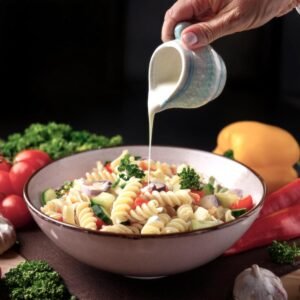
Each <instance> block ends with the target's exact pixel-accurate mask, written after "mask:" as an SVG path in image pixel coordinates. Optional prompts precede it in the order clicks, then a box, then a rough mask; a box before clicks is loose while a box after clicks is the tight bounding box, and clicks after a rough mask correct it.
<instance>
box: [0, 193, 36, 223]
mask: <svg viewBox="0 0 300 300" xmlns="http://www.w3.org/2000/svg"><path fill="white" fill-rule="evenodd" d="M0 213H1V214H2V215H3V216H4V217H5V218H7V219H8V220H9V221H11V222H12V224H13V225H14V226H15V228H21V227H23V226H25V225H27V224H29V222H30V221H31V220H32V218H31V215H30V213H29V210H28V208H27V206H26V203H25V201H24V199H23V198H22V197H20V196H17V195H9V196H7V197H5V198H4V199H3V200H2V201H1V202H0Z"/></svg>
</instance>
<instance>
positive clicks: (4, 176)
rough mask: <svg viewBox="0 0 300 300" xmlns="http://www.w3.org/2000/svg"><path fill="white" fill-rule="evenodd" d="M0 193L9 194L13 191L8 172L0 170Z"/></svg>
mask: <svg viewBox="0 0 300 300" xmlns="http://www.w3.org/2000/svg"><path fill="white" fill-rule="evenodd" d="M0 193H2V194H4V195H9V194H13V193H14V188H13V186H12V184H11V181H10V173H8V172H6V171H0Z"/></svg>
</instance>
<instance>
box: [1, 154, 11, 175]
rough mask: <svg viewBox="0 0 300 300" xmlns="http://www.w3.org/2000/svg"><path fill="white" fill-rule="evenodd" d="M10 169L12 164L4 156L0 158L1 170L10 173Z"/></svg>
mask: <svg viewBox="0 0 300 300" xmlns="http://www.w3.org/2000/svg"><path fill="white" fill-rule="evenodd" d="M10 168H11V164H10V163H9V162H8V161H7V160H6V159H5V158H4V157H3V156H0V170H1V171H6V172H8V171H9V170H10Z"/></svg>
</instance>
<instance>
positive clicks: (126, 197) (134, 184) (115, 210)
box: [111, 177, 142, 224]
mask: <svg viewBox="0 0 300 300" xmlns="http://www.w3.org/2000/svg"><path fill="white" fill-rule="evenodd" d="M141 187H142V184H141V183H140V182H139V181H138V180H137V179H136V178H134V177H132V178H131V179H130V180H129V182H128V183H127V184H126V186H125V187H124V189H123V190H122V192H121V193H120V195H119V196H118V197H117V199H116V200H115V202H114V203H113V207H112V211H111V219H112V221H113V223H114V224H120V223H122V222H126V221H128V219H129V212H130V210H131V208H132V205H133V203H134V199H135V198H136V197H137V195H138V193H139V192H140V189H141Z"/></svg>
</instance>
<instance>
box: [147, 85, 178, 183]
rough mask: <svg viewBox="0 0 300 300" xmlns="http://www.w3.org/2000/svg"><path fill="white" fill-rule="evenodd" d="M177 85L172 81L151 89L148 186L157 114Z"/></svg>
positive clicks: (149, 95) (149, 99)
mask: <svg viewBox="0 0 300 300" xmlns="http://www.w3.org/2000/svg"><path fill="white" fill-rule="evenodd" d="M176 85H177V81H175V80H174V81H170V82H166V83H162V84H160V85H157V87H156V88H155V89H150V90H149V94H148V118H149V150H148V185H149V183H150V169H151V148H152V136H153V124H154V117H155V114H156V113H158V112H160V111H162V110H163V104H164V102H165V101H166V100H168V99H169V98H170V96H171V95H172V93H173V92H174V90H175V88H176Z"/></svg>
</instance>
